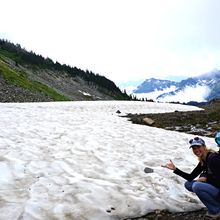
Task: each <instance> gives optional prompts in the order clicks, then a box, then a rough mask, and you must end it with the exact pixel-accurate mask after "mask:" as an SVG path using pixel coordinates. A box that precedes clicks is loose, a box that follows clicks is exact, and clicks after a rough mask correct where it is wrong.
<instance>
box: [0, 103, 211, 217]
mask: <svg viewBox="0 0 220 220" xmlns="http://www.w3.org/2000/svg"><path fill="white" fill-rule="evenodd" d="M118 109H119V110H120V111H121V112H122V114H125V113H153V112H167V111H175V110H184V111H187V110H197V108H195V107H190V106H183V105H171V104H159V103H146V102H119V101H118V102H113V101H112V102H107V101H99V102H56V103H23V104H15V103H10V104H3V103H2V104H0V120H1V125H0V137H1V138H0V171H1V172H0V213H1V215H0V220H3V219H4V220H5V219H7V220H15V219H17V220H38V219H41V220H42V219H49V220H53V219H54V220H57V219H60V220H61V219H62V220H69V219H71V220H75V219H76V220H87V219H88V220H99V219H100V220H116V219H125V218H128V217H129V218H131V217H136V216H141V215H143V214H146V213H147V212H150V211H152V210H155V209H168V210H171V211H183V210H193V209H197V208H199V207H201V206H202V204H201V203H200V202H199V201H198V199H197V198H196V197H195V196H194V195H193V194H190V193H189V192H187V191H186V190H185V189H184V187H183V183H184V180H183V179H181V178H180V177H178V176H176V175H175V174H173V173H172V172H171V171H169V170H166V169H164V168H161V167H160V165H161V164H164V163H166V162H167V161H168V160H169V159H172V160H173V161H174V163H175V164H176V165H177V166H178V167H179V168H181V169H184V170H185V171H190V170H191V169H192V168H193V166H194V165H196V164H197V159H196V158H195V156H193V155H192V152H191V151H190V150H189V149H188V141H189V139H190V138H191V137H192V135H187V134H184V133H178V132H173V131H166V130H163V129H157V128H152V127H148V126H142V125H135V124H132V123H131V122H129V121H128V119H127V118H122V117H119V115H118V114H116V111H117V110H118ZM204 139H205V140H206V142H207V145H208V146H212V147H213V146H215V144H214V140H212V139H209V138H204ZM146 166H148V167H151V168H153V169H154V170H155V172H154V173H150V174H146V173H144V172H143V170H144V168H145V167H146Z"/></svg>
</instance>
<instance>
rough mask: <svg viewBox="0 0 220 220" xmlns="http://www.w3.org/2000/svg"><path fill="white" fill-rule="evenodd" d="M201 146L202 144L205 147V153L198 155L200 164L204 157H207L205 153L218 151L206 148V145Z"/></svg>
mask: <svg viewBox="0 0 220 220" xmlns="http://www.w3.org/2000/svg"><path fill="white" fill-rule="evenodd" d="M203 146H204V147H205V149H206V151H205V154H204V155H203V156H202V157H198V159H199V162H200V163H201V164H202V165H203V164H204V162H205V161H206V157H207V154H208V153H218V152H217V151H215V150H212V149H208V148H207V147H206V145H203Z"/></svg>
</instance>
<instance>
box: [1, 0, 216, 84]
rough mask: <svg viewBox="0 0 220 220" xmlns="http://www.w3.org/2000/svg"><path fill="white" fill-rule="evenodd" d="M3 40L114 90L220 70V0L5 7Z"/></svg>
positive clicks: (108, 0) (66, 0)
mask: <svg viewBox="0 0 220 220" xmlns="http://www.w3.org/2000/svg"><path fill="white" fill-rule="evenodd" d="M0 5H1V13H0V22H1V25H0V38H4V39H8V40H10V41H11V42H13V43H19V44H20V45H21V46H22V47H24V48H26V49H27V50H32V51H34V52H35V53H37V54H41V55H43V56H44V57H50V58H51V59H53V60H54V61H58V62H60V63H61V64H64V63H65V64H68V65H70V66H76V67H78V68H81V69H83V70H87V69H88V70H90V71H92V72H94V73H98V74H100V75H104V76H106V77H107V78H109V79H111V80H113V81H114V82H116V83H121V82H127V81H136V82H137V81H141V80H144V79H147V78H151V77H155V78H160V79H168V78H172V79H175V78H176V79H181V78H187V77H189V76H196V75H200V74H203V73H206V72H208V71H211V70H213V69H220V59H219V57H220V28H219V26H220V13H219V11H220V1H219V0H178V1H177V0H38V1H35V0H19V1H17V0H7V1H5V0H0Z"/></svg>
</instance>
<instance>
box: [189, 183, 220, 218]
mask: <svg viewBox="0 0 220 220" xmlns="http://www.w3.org/2000/svg"><path fill="white" fill-rule="evenodd" d="M185 187H186V189H187V190H189V191H190V192H194V193H195V194H196V195H197V196H198V197H199V199H200V200H201V202H202V203H203V204H204V205H205V206H206V207H207V208H208V212H209V213H210V214H216V213H219V212H220V199H219V198H218V195H219V189H218V188H216V187H215V186H212V185H210V184H208V183H204V182H197V181H194V180H193V181H191V182H189V181H187V182H186V183H185Z"/></svg>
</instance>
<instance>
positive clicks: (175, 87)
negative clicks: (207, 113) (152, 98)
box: [133, 70, 220, 101]
mask: <svg viewBox="0 0 220 220" xmlns="http://www.w3.org/2000/svg"><path fill="white" fill-rule="evenodd" d="M199 87H200V88H204V89H206V91H207V92H206V93H205V94H204V96H205V97H204V99H205V100H206V101H210V100H212V99H216V98H219V97H220V70H213V71H211V72H209V73H206V74H202V75H200V76H197V77H190V78H187V79H185V80H182V81H180V82H175V81H170V80H160V79H155V78H150V79H147V80H145V81H144V82H143V83H142V84H141V85H139V86H138V87H137V89H136V90H134V91H133V92H134V93H135V94H139V93H145V94H147V93H151V92H154V91H161V93H160V94H159V95H158V96H157V98H156V100H158V101H161V100H163V99H164V98H166V97H174V96H175V95H178V94H180V93H181V92H182V93H184V91H185V90H186V89H189V88H192V89H193V88H199ZM189 101H197V100H189Z"/></svg>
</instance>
